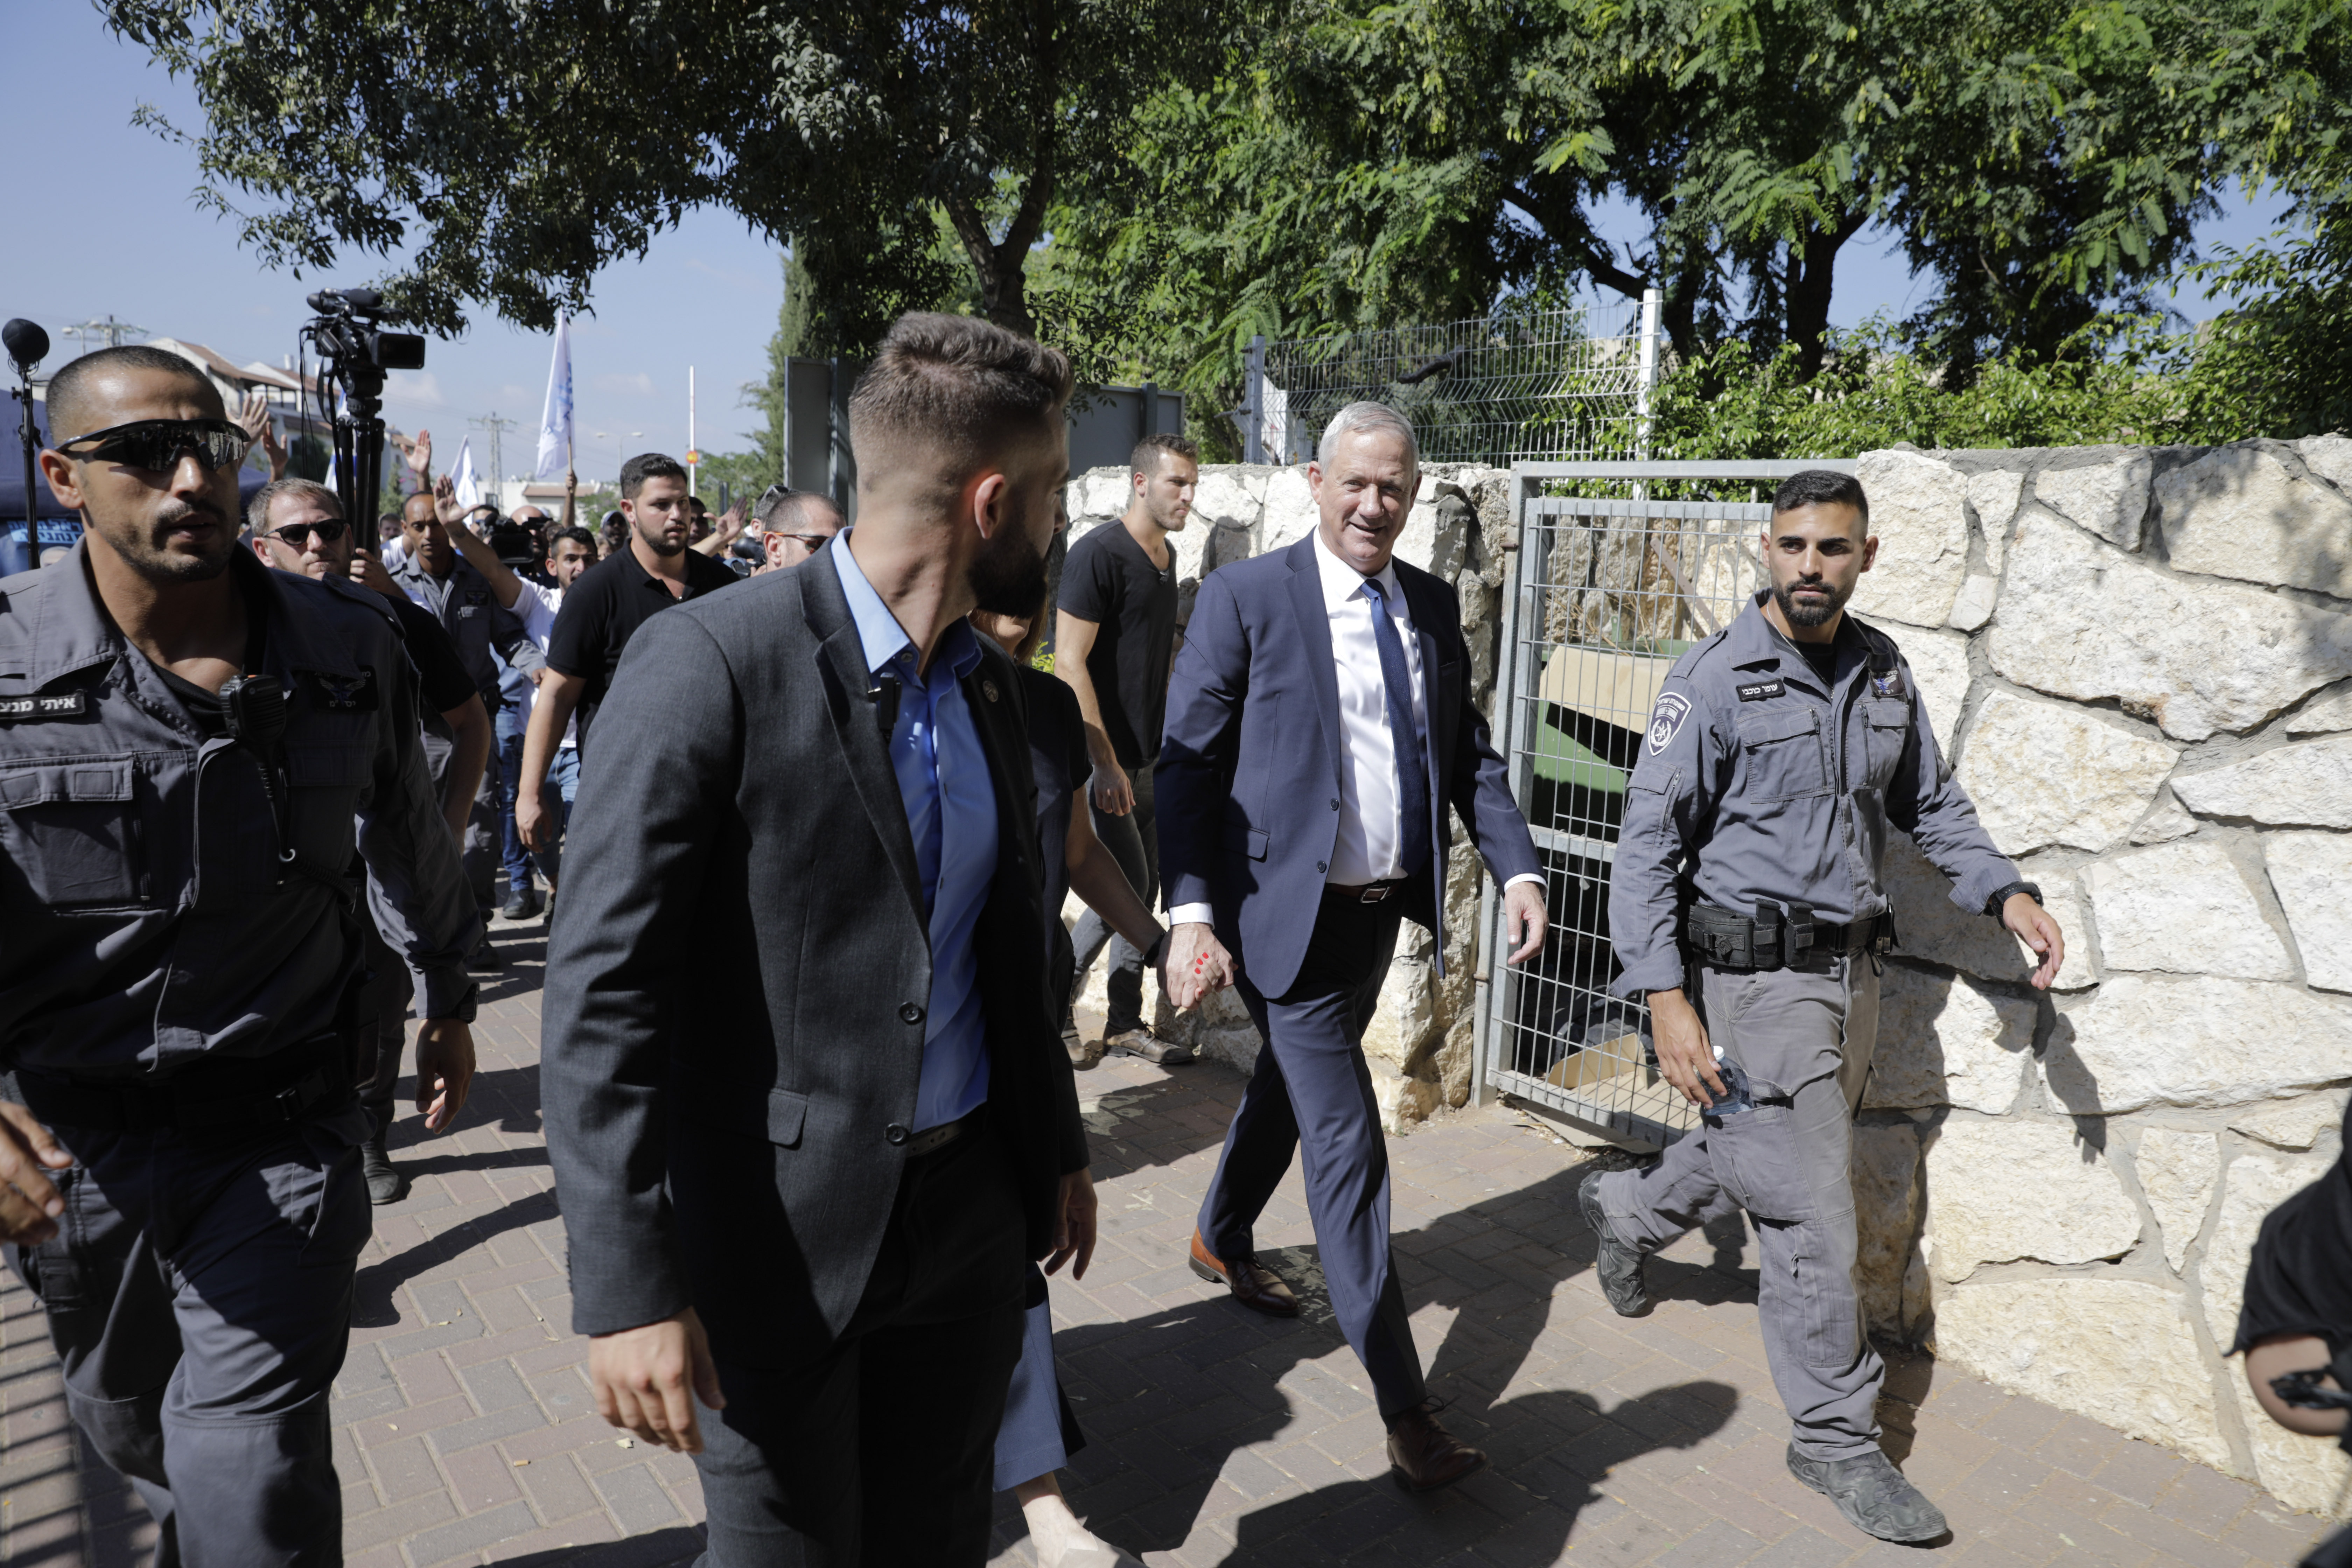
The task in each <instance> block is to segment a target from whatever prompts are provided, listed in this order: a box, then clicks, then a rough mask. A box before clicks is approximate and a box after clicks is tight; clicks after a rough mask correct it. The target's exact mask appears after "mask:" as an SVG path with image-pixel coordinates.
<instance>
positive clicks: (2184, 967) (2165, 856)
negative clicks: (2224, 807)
mask: <svg viewBox="0 0 2352 1568" xmlns="http://www.w3.org/2000/svg"><path fill="white" fill-rule="evenodd" d="M2083 890H2084V892H2085V893H2086V894H2088V895H2089V897H2090V900H2091V914H2092V917H2093V918H2094V919H2095V920H2096V921H2098V922H2099V959H2100V962H2101V963H2102V965H2103V967H2104V968H2105V970H2106V972H2107V973H2110V974H2112V973H2115V972H2116V970H2119V969H2141V970H2149V969H2152V970H2161V971H2163V972H2165V973H2171V974H2221V975H2228V976H2230V977H2231V978H2232V979H2237V980H2292V979H2294V961H2293V960H2292V959H2290V958H2289V957H2288V956H2287V951H2286V943H2284V942H2281V941H2280V940H2279V937H2278V933H2277V932H2276V931H2273V930H2271V928H2270V924H2269V922H2268V921H2264V920H2263V910H2262V906H2261V905H2260V904H2259V903H2257V902H2256V901H2255V899H2254V890H2253V889H2252V888H2250V887H2248V886H2247V885H2246V879H2245V878H2244V876H2243V875H2242V874H2241V873H2240V872H2239V870H2238V867H2237V863H2236V862H2235V861H2233V860H2231V858H2230V852H2229V851H2228V850H2227V849H2225V848H2223V847H2221V844H2220V842H2219V841H2217V840H2213V839H2191V840H2186V841H2183V842H2181V843H2178V844H2166V845H2162V846H2159V847H2157V848H2154V849H2143V850H2140V851H2139V852H2138V853H2137V854H2132V855H2120V856H2116V857H2115V858H2112V859H2106V860H2095V861H2093V862H2092V863H2091V864H2090V865H2088V866H2085V867H2084V868H2083Z"/></svg>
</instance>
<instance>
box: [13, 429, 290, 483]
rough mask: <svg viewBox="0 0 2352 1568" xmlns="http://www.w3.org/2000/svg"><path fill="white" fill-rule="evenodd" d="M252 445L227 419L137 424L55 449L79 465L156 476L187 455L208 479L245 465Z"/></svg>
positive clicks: (92, 434) (95, 433) (80, 438)
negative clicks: (110, 465)
mask: <svg viewBox="0 0 2352 1568" xmlns="http://www.w3.org/2000/svg"><path fill="white" fill-rule="evenodd" d="M93 443H95V445H93ZM252 446H253V437H251V436H249V435H247V433H246V429H245V426H242V425H233V424H231V423H230V422H229V421H227V420H226V419H138V420H133V421H132V422H131V423H130V424H128V425H113V426H108V427H107V428H106V429H103V430H93V431H91V432H90V433H89V435H87V436H77V437H74V438H73V439H72V440H70V441H68V442H66V443H65V444H64V445H63V446H61V447H58V451H60V452H63V453H64V454H65V455H66V456H67V457H68V458H73V459H75V460H76V461H78V462H85V463H89V462H98V463H121V464H122V465H123V466H124V467H126V468H145V469H147V470H148V471H149V472H151V473H158V474H163V473H169V472H170V471H171V470H172V469H173V468H177V467H179V465H180V454H181V453H183V452H187V453H192V454H194V457H195V459H196V462H197V463H198V465H199V466H201V467H202V468H204V470H205V472H206V473H208V474H209V473H212V472H214V471H215V470H216V469H220V468H235V467H236V465H237V464H239V463H242V462H244V461H245V454H246V453H247V451H248V450H249V449H250V448H251V447H252ZM81 447H87V448H89V449H88V450H86V451H84V450H78V449H77V448H81Z"/></svg>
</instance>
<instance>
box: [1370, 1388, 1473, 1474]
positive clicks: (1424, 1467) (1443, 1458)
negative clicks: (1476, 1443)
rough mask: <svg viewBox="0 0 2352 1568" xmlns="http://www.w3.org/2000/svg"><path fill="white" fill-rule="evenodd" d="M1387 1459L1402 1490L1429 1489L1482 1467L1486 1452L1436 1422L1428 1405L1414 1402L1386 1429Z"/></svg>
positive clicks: (1435, 1417) (1433, 1413) (1434, 1415)
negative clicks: (1387, 1435) (1394, 1468)
mask: <svg viewBox="0 0 2352 1568" xmlns="http://www.w3.org/2000/svg"><path fill="white" fill-rule="evenodd" d="M1389 1463H1390V1464H1391V1465H1393V1466H1395V1467H1396V1478H1397V1484H1398V1485H1399V1486H1401V1487H1402V1488H1404V1489H1405V1490H1407V1491H1413V1492H1433V1491H1435V1490H1436V1489H1438V1488H1440V1487H1450V1486H1452V1485H1453V1484H1454V1482H1456V1481H1458V1480H1460V1479H1462V1478H1463V1477H1465V1476H1467V1475H1472V1474H1475V1472H1477V1471H1479V1470H1483V1469H1485V1468H1486V1451H1485V1450H1484V1449H1480V1448H1474V1447H1470V1445H1469V1444H1467V1443H1465V1442H1464V1441H1462V1439H1461V1438H1459V1437H1456V1436H1454V1434H1453V1433H1451V1432H1448V1431H1447V1430H1446V1429H1445V1428H1444V1427H1443V1426H1439V1425H1438V1424H1437V1416H1436V1414H1435V1412H1434V1411H1433V1409H1432V1408H1431V1406H1430V1405H1415V1406H1413V1408H1412V1409H1411V1410H1408V1411H1406V1412H1405V1413H1404V1414H1403V1415H1401V1416H1399V1417H1398V1418H1397V1424H1396V1425H1395V1426H1393V1427H1391V1429H1390V1431H1389Z"/></svg>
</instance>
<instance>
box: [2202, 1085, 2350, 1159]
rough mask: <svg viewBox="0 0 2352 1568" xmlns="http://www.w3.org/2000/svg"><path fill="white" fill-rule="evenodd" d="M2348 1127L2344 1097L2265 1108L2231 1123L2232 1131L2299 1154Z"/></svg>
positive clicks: (2330, 1096)
mask: <svg viewBox="0 0 2352 1568" xmlns="http://www.w3.org/2000/svg"><path fill="white" fill-rule="evenodd" d="M2343 1124H2344V1096H2343V1094H2342V1093H2341V1092H2340V1091H2339V1092H2337V1093H2335V1094H2315V1095H2313V1096H2311V1097H2310V1098H2309V1099H2307V1100H2289V1101H2288V1102H2287V1103H2286V1104H2284V1105H2270V1106H2264V1107H2263V1108H2262V1109H2260V1110H2249V1111H2246V1112H2244V1113H2243V1114H2242V1115H2239V1116H2234V1117H2231V1119H2230V1131H2232V1132H2242V1133H2244V1134H2245V1135H2246V1136H2247V1137H2249V1138H2252V1139H2256V1140H2258V1141H2260V1142H2264V1143H2267V1144H2269V1145H2270V1146H2271V1147H2272V1148H2273V1149H2285V1150H2289V1151H2292V1152H2296V1153H2300V1152H2303V1151H2304V1150H2305V1149H2308V1148H2310V1147H2311V1146H2312V1145H2313V1144H2314V1143H2316V1142H2319V1139H2320V1135H2321V1134H2322V1133H2325V1132H2326V1131H2329V1130H2330V1129H2332V1128H2336V1127H2341V1126H2342V1125H2343Z"/></svg>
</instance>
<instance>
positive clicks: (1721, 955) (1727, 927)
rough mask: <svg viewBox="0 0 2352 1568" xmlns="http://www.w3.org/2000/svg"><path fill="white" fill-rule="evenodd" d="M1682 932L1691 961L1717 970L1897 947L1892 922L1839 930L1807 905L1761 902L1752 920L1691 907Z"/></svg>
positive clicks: (1786, 965)
mask: <svg viewBox="0 0 2352 1568" xmlns="http://www.w3.org/2000/svg"><path fill="white" fill-rule="evenodd" d="M1684 932H1685V936H1686V937H1687V938H1688V940H1689V942H1690V951H1691V956H1692V957H1694V958H1696V959H1697V960H1698V961H1699V962H1701V963H1711V964H1713V965H1715V966H1716V967H1717V968H1718V969H1794V968H1798V967H1800V966H1801V965H1803V964H1804V963H1808V962H1809V961H1811V960H1816V959H1822V958H1831V957H1834V956H1837V955H1839V954H1842V953H1850V952H1886V951H1887V950H1889V949H1890V948H1892V947H1893V946H1894V945H1895V917H1894V916H1893V915H1873V916H1871V917H1870V918H1869V919H1868V920H1861V921H1853V923H1851V924H1847V925H1840V924H1839V923H1837V922H1836V921H1818V920H1815V919H1814V918H1813V909H1812V906H1811V904H1806V903H1801V902H1798V901H1797V900H1790V901H1789V902H1788V903H1786V904H1782V903H1780V902H1778V901H1777V900H1771V899H1759V900H1757V904H1756V913H1755V915H1754V916H1753V917H1750V916H1748V915H1741V914H1734V913H1733V912H1732V911H1731V910H1727V909H1719V908H1717V906H1716V905H1714V904H1695V905H1693V906H1692V908H1691V912H1690V918H1689V920H1688V921H1686V922H1685V926H1684Z"/></svg>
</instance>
